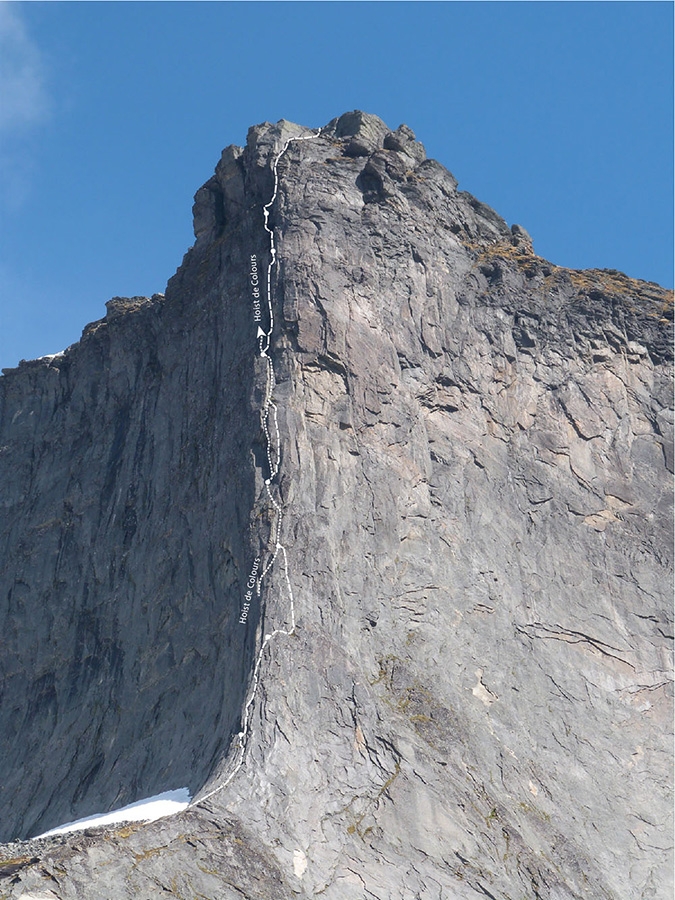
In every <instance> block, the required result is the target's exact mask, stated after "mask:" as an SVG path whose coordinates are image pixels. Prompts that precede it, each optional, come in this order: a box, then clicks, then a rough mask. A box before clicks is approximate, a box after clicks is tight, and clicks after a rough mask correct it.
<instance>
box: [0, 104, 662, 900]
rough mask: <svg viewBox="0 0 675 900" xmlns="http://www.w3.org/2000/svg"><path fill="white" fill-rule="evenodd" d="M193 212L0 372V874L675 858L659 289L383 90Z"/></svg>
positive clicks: (314, 892)
mask: <svg viewBox="0 0 675 900" xmlns="http://www.w3.org/2000/svg"><path fill="white" fill-rule="evenodd" d="M194 230H195V237H196V242H195V244H194V246H193V247H192V248H191V249H190V250H189V252H188V253H187V254H186V256H185V259H184V260H183V263H182V265H181V267H180V269H179V270H178V271H177V273H176V275H175V276H174V277H173V278H172V279H171V280H170V281H169V284H168V285H167V288H166V293H165V295H155V296H154V297H151V298H145V297H134V298H131V299H125V298H114V299H113V300H111V301H110V302H109V303H108V304H107V313H106V316H105V318H104V319H101V320H100V321H98V322H94V323H92V324H90V325H88V326H87V327H86V328H85V329H84V332H83V334H82V338H81V340H80V341H79V342H78V343H77V344H74V345H73V346H72V347H69V348H68V349H67V350H66V351H65V352H64V353H62V354H59V355H57V356H51V357H45V358H43V359H39V360H33V361H29V362H22V363H21V364H20V365H19V366H18V368H16V369H11V370H5V375H4V377H2V378H0V497H2V519H1V520H0V538H1V540H2V554H1V556H0V626H1V632H0V633H1V634H2V636H3V639H2V648H1V650H0V802H1V809H2V816H1V817H0V830H1V834H0V839H2V840H4V841H6V842H8V841H14V843H12V844H8V845H7V846H4V847H1V848H0V897H2V898H3V900H10V898H12V900H20V898H22V897H23V898H24V900H26V898H28V897H40V898H45V900H46V898H57V900H75V898H77V900H127V898H129V900H130V898H136V900H138V898H140V900H159V898H167V897H177V898H184V900H188V898H190V900H192V898H194V897H206V898H209V900H242V898H249V900H254V898H255V900H286V898H288V900H290V898H314V897H321V898H323V900H366V898H369V900H373V898H374V900H431V898H435V900H479V898H482V900H484V898H486V897H490V898H493V900H522V898H538V900H582V898H584V900H586V898H588V900H591V898H592V900H626V898H630V900H633V898H635V900H637V898H641V900H647V898H658V897H665V896H667V894H668V884H671V883H672V860H671V858H670V852H671V851H670V848H671V847H672V828H671V799H670V796H669V791H670V778H671V772H672V770H671V764H672V741H671V739H670V738H669V736H668V732H669V730H670V728H671V724H672V692H671V689H670V688H671V671H672V669H671V662H670V656H669V654H670V653H671V652H672V640H673V629H672V616H671V613H670V609H671V597H672V554H671V548H672V535H671V527H670V526H671V522H672V516H671V514H670V512H669V510H670V505H669V504H670V501H671V481H670V475H669V472H670V473H672V471H673V463H672V459H673V455H672V446H673V445H672V429H673V402H672V343H671V332H672V293H669V292H667V291H665V290H663V289H662V288H660V287H658V286H657V285H654V284H651V283H646V282H639V281H635V280H632V279H630V278H628V277H626V276H625V275H622V274H621V273H619V272H616V271H613V270H611V271H610V270H588V271H576V270H570V269H566V268H562V267H559V266H556V265H554V264H553V263H550V262H548V261H546V260H544V259H542V258H541V257H539V256H538V255H537V254H536V252H535V250H534V247H533V243H532V239H531V238H530V236H529V235H528V233H527V232H526V231H525V229H524V228H522V227H520V226H518V225H513V226H512V227H509V226H508V225H507V224H506V222H505V221H504V220H503V219H502V218H501V217H500V216H499V215H498V214H497V213H495V212H494V211H493V210H492V209H490V208H489V207H488V206H486V205H485V204H484V203H481V202H480V201H478V200H476V199H475V198H474V197H472V196H471V195H470V194H468V193H466V192H462V191H458V190H457V181H456V179H455V178H454V177H453V176H452V175H451V174H450V173H449V172H448V171H447V170H446V169H445V168H444V167H443V166H441V165H440V164H439V163H438V162H435V161H434V160H430V159H427V158H426V154H425V151H424V148H423V146H422V145H421V144H420V143H419V142H418V141H417V140H416V139H415V135H414V134H413V133H412V131H411V130H410V129H409V128H408V127H406V126H405V125H401V126H400V127H399V128H397V129H396V130H395V131H392V130H390V129H389V128H388V127H387V126H386V125H385V124H384V123H383V122H382V121H381V120H380V119H378V118H377V117H375V116H372V115H368V114H365V113H362V112H350V113H346V114H345V115H343V116H341V117H340V118H338V119H334V120H333V121H331V122H330V123H329V124H328V125H327V126H325V127H324V128H322V129H320V130H310V129H306V128H303V127H301V126H298V125H294V124H292V123H289V122H286V121H283V120H282V121H281V122H279V123H277V124H276V125H271V124H269V123H265V124H263V125H258V126H256V127H254V128H252V129H250V131H249V134H248V139H247V142H246V146H245V147H243V148H241V147H228V148H227V149H226V150H225V151H224V152H223V154H222V158H221V160H220V162H219V163H218V165H217V167H216V170H215V174H214V175H213V177H212V178H210V179H209V181H207V182H206V184H205V185H204V186H203V187H202V188H200V189H199V191H198V192H197V194H196V197H195V205H194ZM184 787H187V788H188V789H189V790H190V792H191V794H192V796H193V798H194V799H193V802H192V804H191V805H190V806H189V807H188V809H187V810H185V811H184V812H181V813H178V814H176V815H174V816H171V817H168V818H164V819H161V820H158V821H157V822H154V823H150V824H146V825H139V824H138V823H132V824H128V825H116V826H109V827H104V828H99V829H90V830H87V831H84V832H79V833H75V834H65V835H60V836H55V837H51V838H44V839H41V840H37V841H30V840H28V841H27V839H30V838H32V837H34V836H35V835H38V834H41V833H43V832H45V831H47V830H49V829H51V828H54V827H56V826H58V825H60V824H62V823H64V822H69V821H72V820H73V819H76V818H80V817H84V816H88V815H92V814H94V813H97V812H105V811H108V810H111V809H117V808H120V807H123V806H125V805H127V804H130V803H133V802H135V801H139V800H141V799H143V798H146V797H150V796H152V795H156V794H160V793H161V792H164V791H172V790H177V789H179V788H184Z"/></svg>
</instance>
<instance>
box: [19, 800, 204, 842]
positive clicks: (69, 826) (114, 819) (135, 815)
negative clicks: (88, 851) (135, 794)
mask: <svg viewBox="0 0 675 900" xmlns="http://www.w3.org/2000/svg"><path fill="white" fill-rule="evenodd" d="M190 800H191V797H190V792H189V790H188V789H187V788H179V789H178V790H177V791H164V793H163V794H156V795H155V796H154V797H147V798H146V799H145V800H137V801H136V803H130V804H129V806H123V807H122V808H121V809H114V810H113V811H112V812H109V813H100V814H97V815H94V816H87V817H86V818H84V819H77V821H75V822H66V824H65V825H59V827H58V828H52V829H51V830H50V831H45V832H44V834H39V835H37V837H40V838H44V837H52V836H53V835H55V834H66V833H67V832H69V831H82V830H83V829H84V828H96V827H98V826H99V825H117V824H118V823H120V822H154V821H155V819H162V818H164V816H172V815H173V814H174V813H177V812H181V810H184V809H185V808H186V807H187V805H188V803H189V802H190Z"/></svg>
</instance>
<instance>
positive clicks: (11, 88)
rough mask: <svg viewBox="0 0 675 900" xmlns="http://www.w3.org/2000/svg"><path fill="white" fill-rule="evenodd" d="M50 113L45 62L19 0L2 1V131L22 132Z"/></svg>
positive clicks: (0, 37)
mask: <svg viewBox="0 0 675 900" xmlns="http://www.w3.org/2000/svg"><path fill="white" fill-rule="evenodd" d="M46 114H47V94H46V90H45V84H44V72H43V64H42V60H41V56H40V51H39V50H38V47H37V45H36V44H35V43H34V41H33V40H31V38H30V36H29V34H28V31H27V29H26V26H25V24H24V22H23V20H22V18H21V7H20V6H19V4H18V3H15V2H8V0H2V2H0V135H2V136H6V135H12V134H17V133H21V132H23V131H25V130H26V128H28V127H30V126H32V125H37V124H38V123H39V122H41V121H42V120H43V119H44V118H45V116H46Z"/></svg>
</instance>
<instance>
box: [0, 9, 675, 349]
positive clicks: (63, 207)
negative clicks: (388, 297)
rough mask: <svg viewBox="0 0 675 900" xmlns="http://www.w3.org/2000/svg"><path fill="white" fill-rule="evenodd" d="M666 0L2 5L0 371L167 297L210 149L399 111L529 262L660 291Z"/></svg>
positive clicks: (665, 231) (666, 167) (667, 110)
mask: <svg viewBox="0 0 675 900" xmlns="http://www.w3.org/2000/svg"><path fill="white" fill-rule="evenodd" d="M672 31H673V6H672V5H671V4H670V3H667V2H663V3H658V2H657V3H651V2H618V3H614V2H601V3H564V2H563V3H555V2H553V3H541V2H530V3H518V2H498V3H490V2H463V3H462V2H447V3H443V2H436V3H422V2H418V3H405V2H400V3H389V2H374V3H361V2H347V3H340V2H335V3H331V2H323V3H321V2H320V3H313V2H300V3H282V2H268V3H252V2H239V3H226V2H206V3H198V2H194V3H182V2H171V3H164V2H150V3H86V2H83V3H64V2H46V3H43V2H34V3H33V2H31V3H19V2H9V3H0V59H1V60H2V62H0V94H1V95H2V102H1V105H0V140H1V141H2V146H1V148H0V217H1V218H0V228H1V232H0V234H1V237H0V366H12V365H16V363H17V362H18V360H19V359H20V358H32V357H35V356H40V355H43V354H45V353H50V352H55V351H57V350H60V349H63V348H64V347H65V346H67V345H68V344H71V343H73V342H74V341H76V340H77V339H78V338H79V336H80V333H81V331H82V328H83V327H84V325H85V324H86V323H87V322H90V321H92V320H94V319H98V318H100V317H101V316H102V315H104V313H105V308H104V303H105V301H106V300H108V299H110V297H111V296H114V295H134V294H152V293H154V292H162V291H163V289H164V286H165V284H166V281H167V279H168V278H169V277H170V276H171V275H172V274H173V273H174V271H175V269H176V268H177V266H178V265H179V264H180V261H181V259H182V256H183V254H184V252H185V251H186V250H187V248H188V247H189V246H190V244H191V243H192V240H193V237H192V228H191V225H192V223H191V205H192V197H193V194H194V193H195V191H196V190H197V188H198V187H199V186H200V185H201V184H202V183H203V182H204V181H206V180H207V179H208V178H209V176H210V175H211V173H212V171H213V168H214V166H215V164H216V162H217V160H218V158H219V156H220V151H221V149H222V148H223V147H224V146H226V145H227V144H231V143H237V144H242V143H244V141H245V139H246V131H247V129H248V127H249V126H250V125H252V124H255V123H258V122H261V121H264V120H269V121H277V120H278V119H280V118H286V119H290V120H292V121H295V122H299V123H301V124H303V125H308V126H314V127H316V126H319V125H323V124H325V123H326V122H327V121H329V120H330V119H331V118H333V117H334V116H337V115H340V114H341V113H342V112H345V111H347V110H350V109H363V110H366V111H367V112H372V113H376V114H377V115H379V116H380V117H381V118H383V119H384V120H385V121H386V122H387V123H388V124H389V126H390V127H392V128H395V127H397V126H398V125H399V124H400V123H401V122H405V123H407V124H408V125H410V127H411V128H413V130H414V131H415V132H416V134H417V136H418V138H419V139H420V140H421V141H422V142H423V143H424V144H425V146H426V148H427V153H428V155H429V156H432V157H435V158H436V159H438V160H440V161H441V162H442V163H443V164H444V165H445V166H447V167H448V168H449V169H450V171H452V172H453V174H454V175H455V176H456V177H457V178H458V179H459V182H460V188H461V189H464V190H468V191H471V192H472V193H473V194H475V195H476V196H477V197H479V198H480V199H481V200H483V201H484V202H486V203H488V204H489V205H490V206H492V207H494V208H495V209H496V210H497V211H498V212H499V213H500V214H501V215H502V216H504V218H505V219H506V220H507V221H508V222H509V223H510V224H511V223H514V222H517V223H519V224H521V225H523V226H524V227H525V228H527V229H528V230H529V231H530V233H531V234H532V236H533V238H534V244H535V249H536V250H537V252H538V253H540V254H541V255H542V256H545V257H546V258H548V259H550V260H551V261H552V262H555V263H558V264H560V265H567V266H571V267H574V268H584V267H591V266H594V267H607V268H616V269H621V270H622V271H625V272H627V273H628V274H629V275H631V276H633V277H637V278H644V279H647V280H652V281H658V282H659V283H661V284H664V285H666V286H668V287H671V286H672V283H673V258H672V254H673V224H672V223H673V208H672V197H673V169H672V146H673V117H672V95H673V50H672Z"/></svg>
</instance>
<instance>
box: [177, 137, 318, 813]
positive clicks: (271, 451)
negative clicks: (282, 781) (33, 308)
mask: <svg viewBox="0 0 675 900" xmlns="http://www.w3.org/2000/svg"><path fill="white" fill-rule="evenodd" d="M321 131H322V129H321V128H319V130H318V131H316V132H314V133H312V134H303V135H299V136H298V137H292V138H289V139H288V140H287V141H286V143H285V144H284V146H283V147H282V148H281V150H280V151H279V153H277V155H276V156H275V158H274V163H273V164H272V172H273V173H274V191H273V192H272V197H271V198H270V200H269V201H268V202H267V203H266V204H265V205H264V206H263V208H262V209H263V217H264V227H265V231H266V232H267V233H268V235H269V237H270V261H269V263H268V266H267V308H268V311H269V323H270V325H269V330H268V331H263V329H262V328H260V327H258V334H257V340H258V352H259V354H260V356H261V357H262V358H263V359H265V360H266V361H267V382H266V385H265V399H264V401H263V405H262V409H261V410H260V421H261V424H262V427H263V431H264V432H265V450H266V455H267V465H268V468H269V477H268V478H266V479H265V490H266V491H267V497H268V499H269V502H270V505H271V506H272V508H273V509H274V512H275V514H276V524H275V527H274V529H273V531H272V540H271V541H270V544H272V543H273V544H274V552H273V554H272V556H271V557H270V559H269V560H268V562H267V564H266V566H265V568H264V569H263V571H262V573H261V574H260V575H259V576H258V579H257V584H256V593H257V594H258V596H260V592H261V590H262V582H263V579H264V578H265V576H266V575H267V573H268V572H269V570H270V569H271V568H272V566H273V565H274V563H275V562H276V560H277V557H278V556H279V554H281V556H282V558H283V571H284V579H285V581H286V591H287V593H288V600H289V605H290V626H291V627H290V629H289V630H288V631H287V630H286V629H285V628H275V629H274V630H273V631H271V632H269V633H268V634H266V635H265V637H264V638H263V641H262V644H261V645H260V651H259V652H258V656H257V658H256V662H255V666H254V668H253V677H252V679H251V689H250V691H249V696H248V700H247V701H246V704H245V706H244V715H243V717H242V722H241V731H240V732H239V734H238V735H237V739H238V741H239V748H238V750H237V762H236V763H235V766H234V768H233V769H232V771H231V772H230V774H229V775H228V776H227V778H226V779H225V781H224V782H223V783H222V784H220V785H218V787H216V788H214V789H213V790H212V791H209V792H208V793H207V794H204V795H203V796H202V797H199V796H198V797H196V798H195V800H194V801H193V802H192V803H191V804H190V805H191V806H196V805H199V804H200V803H204V802H205V801H206V800H208V799H209V798H210V797H213V795H214V794H217V793H218V792H219V791H222V790H224V788H226V787H227V786H228V784H229V783H230V782H231V781H232V779H233V778H234V776H235V775H236V774H237V772H238V771H239V769H241V767H242V766H243V765H244V760H245V758H246V748H247V745H248V738H249V736H250V733H251V724H250V721H251V712H252V707H253V703H254V701H255V698H256V694H257V691H258V686H259V684H260V668H261V666H262V661H263V656H264V654H265V650H266V648H267V645H268V644H269V643H270V641H271V640H273V638H275V637H276V636H277V635H279V634H284V635H287V636H290V635H292V634H293V633H294V632H295V597H294V596H293V587H292V585H291V578H290V573H289V567H288V554H287V552H286V548H285V547H284V545H283V544H282V543H281V526H282V524H283V509H282V506H281V504H280V503H279V502H278V501H277V500H276V499H275V497H274V495H273V494H272V490H271V484H272V482H273V481H274V479H275V478H276V477H277V475H278V474H279V462H280V458H281V438H280V435H279V420H278V416H277V405H276V403H274V401H273V399H272V395H273V393H274V387H275V385H276V377H275V373H274V364H273V362H272V359H271V357H270V355H269V349H270V343H271V340H272V334H273V332H274V310H273V308H272V269H273V268H274V266H275V265H276V259H277V250H276V246H275V243H274V231H273V229H271V228H270V227H269V217H270V212H271V209H272V207H273V205H274V201H275V200H276V198H277V194H278V192H279V172H278V166H279V160H280V159H281V157H282V156H283V155H284V153H285V152H286V151H287V150H288V147H289V146H290V144H292V143H293V142H294V141H309V140H312V139H314V138H318V137H319V135H320V134H321ZM270 410H271V411H272V430H273V432H274V437H273V438H272V436H271V435H270V425H269V418H270Z"/></svg>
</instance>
